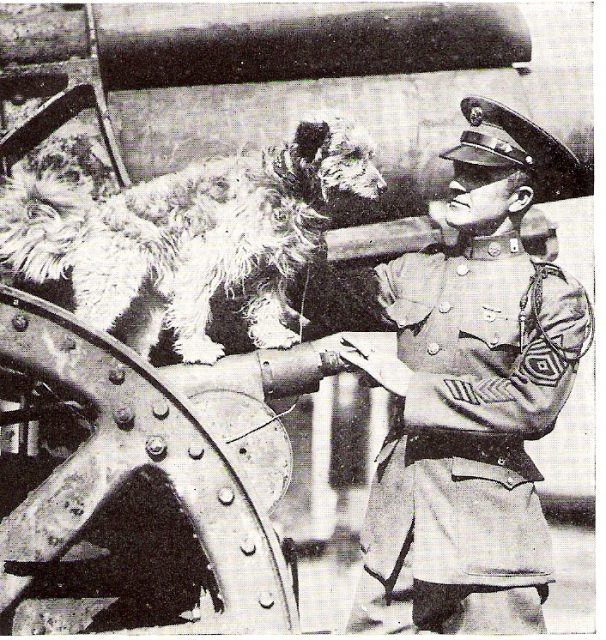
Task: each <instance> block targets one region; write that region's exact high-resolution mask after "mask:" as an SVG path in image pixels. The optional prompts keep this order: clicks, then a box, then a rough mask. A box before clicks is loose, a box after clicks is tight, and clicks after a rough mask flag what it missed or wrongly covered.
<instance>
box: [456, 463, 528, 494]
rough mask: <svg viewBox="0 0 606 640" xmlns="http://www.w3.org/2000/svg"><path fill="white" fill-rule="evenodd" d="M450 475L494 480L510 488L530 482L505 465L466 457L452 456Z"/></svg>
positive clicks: (457, 477)
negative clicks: (501, 465)
mask: <svg viewBox="0 0 606 640" xmlns="http://www.w3.org/2000/svg"><path fill="white" fill-rule="evenodd" d="M452 477H453V479H465V478H481V479H483V480H494V481H495V482H498V483H500V484H502V485H503V486H504V487H507V489H510V490H511V489H514V488H515V487H517V486H518V485H520V484H523V483H525V482H531V481H530V480H528V479H527V478H525V477H524V476H522V475H520V474H519V473H516V472H515V471H512V470H511V469H507V468H506V467H500V466H497V465H494V464H486V463H485V462H478V461H476V460H468V459H467V458H453V462H452Z"/></svg>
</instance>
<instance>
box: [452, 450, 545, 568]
mask: <svg viewBox="0 0 606 640" xmlns="http://www.w3.org/2000/svg"><path fill="white" fill-rule="evenodd" d="M452 481H453V484H454V492H455V508H456V510H457V516H456V517H457V546H458V550H459V557H460V559H461V563H462V569H463V572H464V573H467V574H469V575H476V576H516V575H533V576H534V575H536V576H545V575H549V574H550V573H551V572H552V559H551V542H550V538H549V532H548V530H547V523H546V522H545V518H544V516H543V512H542V510H541V505H540V503H539V498H538V496H537V493H536V491H535V487H534V483H533V482H531V481H529V480H527V479H526V478H524V477H523V476H521V475H520V474H518V473H516V472H514V471H511V470H510V469H507V468H505V467H500V466H496V465H490V464H485V463H482V462H476V461H475V460H467V459H464V458H454V459H453V466H452Z"/></svg>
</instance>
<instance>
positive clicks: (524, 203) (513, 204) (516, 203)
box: [509, 186, 534, 213]
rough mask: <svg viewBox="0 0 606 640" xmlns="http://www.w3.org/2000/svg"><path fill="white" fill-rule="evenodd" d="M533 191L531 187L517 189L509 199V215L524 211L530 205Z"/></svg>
mask: <svg viewBox="0 0 606 640" xmlns="http://www.w3.org/2000/svg"><path fill="white" fill-rule="evenodd" d="M533 199H534V190H533V189H532V187H529V186H524V187H518V188H517V189H516V190H515V191H514V192H513V193H512V194H511V196H510V197H509V213H519V212H520V211H525V210H526V209H528V207H529V206H530V205H531V204H532V201H533Z"/></svg>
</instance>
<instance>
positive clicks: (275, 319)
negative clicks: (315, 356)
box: [244, 283, 301, 349]
mask: <svg viewBox="0 0 606 640" xmlns="http://www.w3.org/2000/svg"><path fill="white" fill-rule="evenodd" d="M284 306H285V303H284V295H283V294H282V293H281V288H280V286H279V285H278V284H277V283H270V284H268V285H266V286H264V287H260V288H259V292H258V295H257V296H255V297H254V298H253V299H252V300H251V301H250V302H249V303H248V305H247V306H246V308H245V310H244V314H245V316H246V318H247V320H248V323H249V328H248V335H249V336H250V337H251V338H252V340H253V342H254V343H255V346H257V347H259V348H260V349H288V347H292V345H293V344H297V343H298V342H300V341H301V340H300V336H299V335H298V334H297V333H295V332H294V331H291V330H290V329H289V328H288V327H285V326H284V325H283V324H282V320H283V318H284V315H285V308H284Z"/></svg>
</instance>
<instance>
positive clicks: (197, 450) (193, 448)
mask: <svg viewBox="0 0 606 640" xmlns="http://www.w3.org/2000/svg"><path fill="white" fill-rule="evenodd" d="M187 453H189V457H190V458H193V459H194V460H199V459H200V458H201V457H202V456H203V455H204V447H203V446H202V443H199V442H192V444H190V445H189V448H188V449H187Z"/></svg>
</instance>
